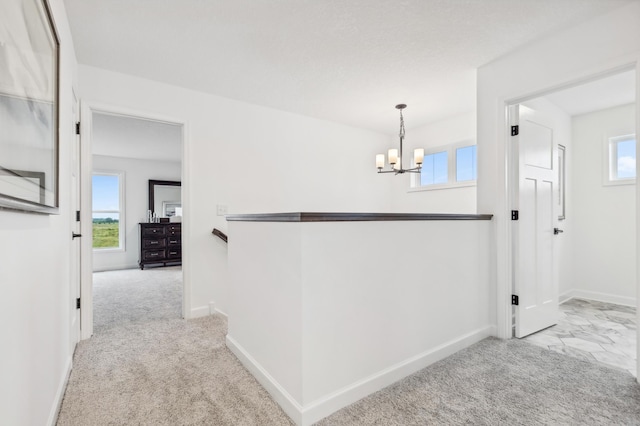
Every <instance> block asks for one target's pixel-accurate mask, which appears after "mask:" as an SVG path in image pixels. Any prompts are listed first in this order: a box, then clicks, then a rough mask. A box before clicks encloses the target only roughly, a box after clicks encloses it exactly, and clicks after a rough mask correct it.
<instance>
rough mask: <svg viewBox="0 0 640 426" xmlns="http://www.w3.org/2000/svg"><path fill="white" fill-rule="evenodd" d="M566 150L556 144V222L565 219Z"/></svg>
mask: <svg viewBox="0 0 640 426" xmlns="http://www.w3.org/2000/svg"><path fill="white" fill-rule="evenodd" d="M566 152H567V149H566V148H565V146H564V145H560V144H558V220H565V219H566V211H565V189H566V168H565V167H566V160H565V154H566Z"/></svg>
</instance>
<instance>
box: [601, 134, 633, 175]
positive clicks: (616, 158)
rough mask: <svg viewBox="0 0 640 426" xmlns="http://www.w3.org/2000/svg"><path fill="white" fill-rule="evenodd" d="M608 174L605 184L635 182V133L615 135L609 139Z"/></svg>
mask: <svg viewBox="0 0 640 426" xmlns="http://www.w3.org/2000/svg"><path fill="white" fill-rule="evenodd" d="M606 157H607V167H606V170H607V176H606V179H605V184H607V185H620V184H626V183H635V180H636V138H635V135H624V136H615V137H612V138H609V139H608V141H607V156H606Z"/></svg>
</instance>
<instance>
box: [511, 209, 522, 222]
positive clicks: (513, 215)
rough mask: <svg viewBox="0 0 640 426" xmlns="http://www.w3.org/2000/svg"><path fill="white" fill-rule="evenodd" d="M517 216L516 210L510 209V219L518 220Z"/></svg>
mask: <svg viewBox="0 0 640 426" xmlns="http://www.w3.org/2000/svg"><path fill="white" fill-rule="evenodd" d="M519 216H520V215H519V213H518V210H511V220H518V217H519Z"/></svg>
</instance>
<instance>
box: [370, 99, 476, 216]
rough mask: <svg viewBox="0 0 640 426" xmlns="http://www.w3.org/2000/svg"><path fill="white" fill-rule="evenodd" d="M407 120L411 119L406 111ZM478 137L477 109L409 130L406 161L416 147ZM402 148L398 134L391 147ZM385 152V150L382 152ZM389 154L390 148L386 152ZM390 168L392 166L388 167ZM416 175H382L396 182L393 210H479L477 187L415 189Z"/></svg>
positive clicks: (440, 211) (425, 147) (391, 140)
mask: <svg viewBox="0 0 640 426" xmlns="http://www.w3.org/2000/svg"><path fill="white" fill-rule="evenodd" d="M405 120H408V117H406V114H405ZM475 140H476V113H475V111H472V112H468V113H465V114H460V115H456V116H453V117H450V118H447V119H445V120H440V121H436V122H433V123H429V124H426V125H424V126H420V127H418V128H415V129H413V128H412V129H408V130H407V131H406V139H405V146H404V150H405V161H407V160H409V159H410V158H411V156H412V155H413V154H412V153H413V150H414V149H416V148H424V149H425V151H426V150H428V149H429V148H436V147H441V146H446V145H451V144H455V143H458V142H465V141H469V142H470V143H475ZM397 147H398V137H397V136H394V137H392V138H391V139H390V141H389V143H388V148H397ZM381 152H382V151H381ZM384 154H385V155H386V150H385V151H384ZM387 167H388V166H387ZM412 176H413V175H410V174H405V175H404V176H393V175H381V179H389V180H391V183H392V185H393V187H392V188H393V189H392V192H391V197H392V198H391V202H392V203H393V210H394V211H397V212H406V213H412V212H415V213H475V212H476V187H475V185H474V186H465V187H459V188H447V189H429V190H411V188H410V186H411V182H410V179H411V178H412Z"/></svg>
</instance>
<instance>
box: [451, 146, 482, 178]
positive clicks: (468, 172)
mask: <svg viewBox="0 0 640 426" xmlns="http://www.w3.org/2000/svg"><path fill="white" fill-rule="evenodd" d="M476 179H478V172H477V170H476V146H475V145H469V146H464V147H462V148H457V149H456V182H466V181H470V180H476Z"/></svg>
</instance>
